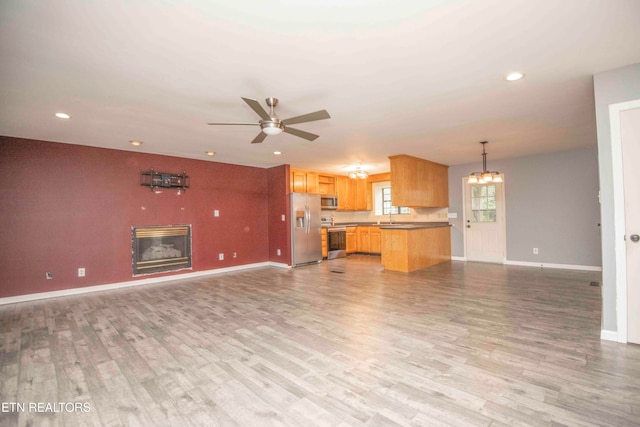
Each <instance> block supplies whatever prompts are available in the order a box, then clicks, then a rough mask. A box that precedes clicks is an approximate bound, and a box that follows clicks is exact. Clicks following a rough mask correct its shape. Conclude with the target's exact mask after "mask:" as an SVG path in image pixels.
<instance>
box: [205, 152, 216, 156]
mask: <svg viewBox="0 0 640 427" xmlns="http://www.w3.org/2000/svg"><path fill="white" fill-rule="evenodd" d="M205 154H206V155H207V156H209V157H213V156H215V155H216V152H215V151H205Z"/></svg>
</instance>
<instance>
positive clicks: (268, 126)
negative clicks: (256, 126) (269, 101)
mask: <svg viewBox="0 0 640 427" xmlns="http://www.w3.org/2000/svg"><path fill="white" fill-rule="evenodd" d="M260 127H261V128H262V132H264V133H266V134H267V135H269V136H273V135H280V134H281V133H282V131H283V129H282V128H283V126H282V124H280V123H276V122H267V123H261V124H260Z"/></svg>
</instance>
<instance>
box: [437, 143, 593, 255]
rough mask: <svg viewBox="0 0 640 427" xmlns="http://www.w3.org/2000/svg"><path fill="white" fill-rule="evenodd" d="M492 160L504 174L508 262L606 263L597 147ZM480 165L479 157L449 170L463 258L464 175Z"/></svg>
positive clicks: (454, 234) (454, 240)
mask: <svg viewBox="0 0 640 427" xmlns="http://www.w3.org/2000/svg"><path fill="white" fill-rule="evenodd" d="M489 148H491V147H489ZM487 163H488V166H489V167H490V169H491V170H498V171H500V172H502V173H503V174H504V176H505V182H504V185H505V205H506V231H507V260H508V261H523V262H536V263H548V264H571V265H584V266H600V265H602V264H601V249H600V227H599V226H598V223H600V207H599V204H598V155H597V147H595V146H593V147H587V148H581V149H576V150H571V151H563V152H557V153H551V154H543V155H537V156H528V157H519V158H513V159H506V160H495V161H494V160H492V159H491V155H490V154H489V155H488V156H487ZM481 167H482V159H481V157H480V155H478V161H477V162H476V163H472V164H468V165H458V166H451V167H450V168H449V212H450V213H451V212H456V213H457V214H458V218H457V219H450V222H451V223H452V224H453V227H452V230H451V251H452V255H453V256H458V257H462V256H464V234H463V233H464V228H463V227H464V224H463V219H462V216H463V200H462V197H463V195H462V178H463V177H465V176H468V175H469V173H470V172H473V171H476V170H478V169H481ZM534 247H536V248H539V251H540V253H539V255H534V254H533V248H534Z"/></svg>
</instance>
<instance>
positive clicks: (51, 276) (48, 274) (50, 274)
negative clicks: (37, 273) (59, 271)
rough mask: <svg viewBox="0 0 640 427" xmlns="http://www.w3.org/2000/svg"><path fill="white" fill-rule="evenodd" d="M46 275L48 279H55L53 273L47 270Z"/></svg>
mask: <svg viewBox="0 0 640 427" xmlns="http://www.w3.org/2000/svg"><path fill="white" fill-rule="evenodd" d="M44 277H45V278H46V279H47V280H51V279H53V274H52V273H50V272H48V271H47V272H46V273H44Z"/></svg>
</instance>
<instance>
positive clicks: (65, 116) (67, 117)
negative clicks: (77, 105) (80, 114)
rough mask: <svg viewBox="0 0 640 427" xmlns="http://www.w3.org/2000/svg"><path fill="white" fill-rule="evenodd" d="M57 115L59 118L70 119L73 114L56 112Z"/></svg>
mask: <svg viewBox="0 0 640 427" xmlns="http://www.w3.org/2000/svg"><path fill="white" fill-rule="evenodd" d="M56 117H57V118H59V119H70V118H71V116H70V115H68V114H67V113H56Z"/></svg>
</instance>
